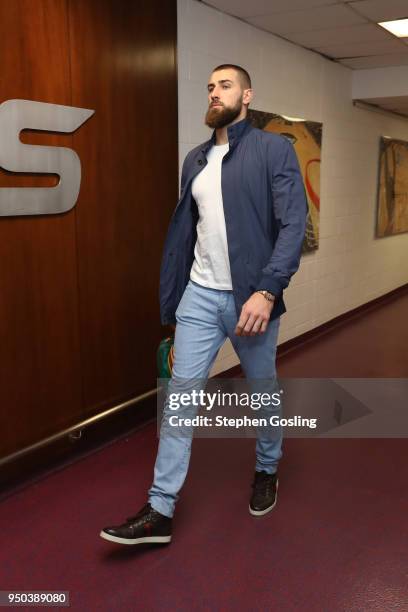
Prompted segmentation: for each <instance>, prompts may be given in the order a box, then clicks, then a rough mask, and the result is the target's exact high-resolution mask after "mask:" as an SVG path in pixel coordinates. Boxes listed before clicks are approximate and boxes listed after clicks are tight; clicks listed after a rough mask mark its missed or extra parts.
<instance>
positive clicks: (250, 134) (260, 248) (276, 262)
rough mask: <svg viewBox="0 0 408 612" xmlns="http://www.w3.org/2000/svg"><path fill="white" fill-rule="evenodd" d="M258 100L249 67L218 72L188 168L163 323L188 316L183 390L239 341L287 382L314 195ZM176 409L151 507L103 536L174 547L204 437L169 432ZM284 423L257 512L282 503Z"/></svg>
mask: <svg viewBox="0 0 408 612" xmlns="http://www.w3.org/2000/svg"><path fill="white" fill-rule="evenodd" d="M251 99H252V89H251V80H250V77H249V75H248V73H247V72H246V70H244V69H243V68H241V67H240V66H236V65H233V64H223V65H221V66H218V67H217V68H215V69H214V70H213V72H212V74H211V77H210V79H209V82H208V104H209V106H208V110H207V113H206V117H205V121H206V124H207V125H208V126H209V127H211V128H213V130H214V131H213V135H212V137H211V139H210V140H208V141H207V142H205V143H204V144H202V145H200V146H198V147H196V148H194V149H193V150H192V151H190V153H188V155H187V157H186V159H185V161H184V164H183V170H182V178H181V193H180V200H179V203H178V205H177V207H176V210H175V212H174V214H173V217H172V220H171V223H170V227H169V231H168V234H167V239H166V244H165V247H164V253H163V259H162V267H161V274H160V306H161V318H162V323H163V324H170V325H175V324H176V323H177V325H176V332H175V341H174V366H173V375H172V379H171V381H170V385H169V387H170V389H169V390H170V391H171V392H173V393H174V392H180V391H185V390H186V386H190V389H192V388H196V386H195V385H196V384H197V381H205V380H206V379H207V377H208V374H209V371H210V369H211V366H212V365H213V363H214V361H215V359H216V356H217V354H218V351H219V349H220V348H221V346H222V344H223V343H224V341H225V339H226V338H227V337H229V338H230V340H231V343H232V345H233V347H234V349H235V351H236V352H237V355H238V356H239V359H240V362H241V366H242V368H243V370H244V372H245V375H246V377H247V378H248V379H251V380H252V379H262V380H269V381H271V384H272V383H273V381H276V370H275V357H276V344H277V338H278V330H279V320H280V315H281V314H283V313H284V312H285V306H284V303H283V299H282V293H283V290H284V289H285V288H286V287H287V286H288V284H289V281H290V278H291V276H292V275H293V274H294V273H295V272H296V270H297V268H298V266H299V261H300V254H301V250H302V242H303V237H304V231H305V223H306V213H307V201H306V196H305V191H304V187H303V182H302V177H301V174H300V170H299V164H298V161H297V158H296V155H295V152H294V149H293V147H292V144H291V143H290V142H289V140H288V139H286V138H284V137H282V136H279V135H277V134H273V133H269V132H264V131H262V130H258V129H256V128H253V127H252V126H251V125H250V124H249V122H248V121H247V119H246V115H247V110H248V105H249V103H250V102H251ZM188 414H189V416H192V415H193V412H192V407H191V406H190V407H189V412H188ZM168 416H169V407H168V403H167V402H166V403H165V407H164V415H163V421H162V425H161V435H160V443H159V449H158V453H157V458H156V464H155V468H154V480H153V484H152V486H151V488H150V490H149V494H148V503H147V504H146V505H145V506H144V507H143V508H142V509H141V510H140V511H139V512H138V513H137V514H136V515H134V516H132V517H129V518H128V519H126V522H125V523H123V524H121V525H117V526H112V527H106V528H105V529H103V530H102V531H101V534H100V535H101V536H102V537H103V538H105V539H107V540H110V541H113V542H118V543H122V544H139V543H143V542H151V543H164V542H170V540H171V534H172V516H173V514H174V509H175V504H176V501H177V499H178V494H179V491H180V489H181V487H182V486H183V483H184V480H185V477H186V474H187V470H188V465H189V460H190V452H191V441H192V433H193V432H192V430H191V432H189V434H188V435H185V434H184V435H176V434H175V435H169V434H166V424H167V425H168ZM274 429H275V431H274V433H273V434H271V433H270V432H269V435H267V436H266V437H265V436H262V435H261V434H259V435H258V438H257V442H256V464H255V476H254V481H253V483H252V487H253V492H252V496H251V498H250V503H249V512H250V513H251V514H252V515H254V516H259V515H263V514H266V513H267V512H269V511H270V510H271V509H272V508H273V507H274V506H275V504H276V498H277V488H278V478H277V468H278V463H279V460H280V458H281V456H282V450H281V447H282V431H281V428H274Z"/></svg>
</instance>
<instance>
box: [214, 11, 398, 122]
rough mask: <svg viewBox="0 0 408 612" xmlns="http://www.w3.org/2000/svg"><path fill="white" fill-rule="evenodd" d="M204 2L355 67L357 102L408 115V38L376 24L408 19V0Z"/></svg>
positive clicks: (349, 66)
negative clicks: (396, 34)
mask: <svg viewBox="0 0 408 612" xmlns="http://www.w3.org/2000/svg"><path fill="white" fill-rule="evenodd" d="M204 3H205V4H207V5H209V6H212V7H214V8H216V9H218V10H220V11H222V12H224V13H227V14H229V15H232V16H234V17H238V18H239V19H242V20H243V21H246V22H247V23H250V24H252V25H254V26H256V27H257V28H261V29H262V30H266V31H267V32H270V33H271V34H275V35H277V36H280V37H281V38H284V39H286V40H289V41H290V42H293V43H295V44H296V45H300V46H301V47H304V48H306V49H310V50H312V51H315V52H316V53H320V54H321V55H323V56H324V57H326V58H328V59H330V60H332V61H335V62H338V63H340V64H343V66H347V67H348V68H351V69H352V70H353V71H354V72H353V95H352V97H353V99H354V100H355V101H357V100H358V103H360V102H364V103H365V104H369V105H370V107H371V108H376V109H377V110H378V109H381V110H382V111H386V112H392V113H398V114H399V115H400V116H401V115H402V116H403V117H408V37H407V38H397V37H396V36H394V35H393V34H391V33H390V32H388V31H387V30H385V29H384V28H382V27H381V26H379V25H378V23H377V22H381V21H392V20H395V19H405V18H408V0H205V1H204ZM356 103H357V102H356Z"/></svg>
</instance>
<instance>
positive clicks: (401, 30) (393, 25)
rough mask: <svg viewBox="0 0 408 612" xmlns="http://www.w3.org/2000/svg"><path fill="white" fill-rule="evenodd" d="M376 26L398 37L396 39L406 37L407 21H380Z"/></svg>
mask: <svg viewBox="0 0 408 612" xmlns="http://www.w3.org/2000/svg"><path fill="white" fill-rule="evenodd" d="M378 25H380V26H381V27H382V28H385V29H386V30H388V31H389V32H391V34H394V36H398V38H403V37H404V36H408V19H397V20H396V21H382V22H381V23H379V24H378Z"/></svg>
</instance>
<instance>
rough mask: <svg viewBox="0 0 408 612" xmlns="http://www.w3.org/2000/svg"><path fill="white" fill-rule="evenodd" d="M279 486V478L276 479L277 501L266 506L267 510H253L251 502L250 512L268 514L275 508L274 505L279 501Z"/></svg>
mask: <svg viewBox="0 0 408 612" xmlns="http://www.w3.org/2000/svg"><path fill="white" fill-rule="evenodd" d="M278 487H279V480H277V481H276V495H275V501H274V502H273V504H272V506H269V507H268V508H265V510H253V509H252V508H251V504H249V513H250V514H252V516H263V515H264V514H268V512H270V511H271V510H273V509H274V507H275V506H276V502H277V501H278Z"/></svg>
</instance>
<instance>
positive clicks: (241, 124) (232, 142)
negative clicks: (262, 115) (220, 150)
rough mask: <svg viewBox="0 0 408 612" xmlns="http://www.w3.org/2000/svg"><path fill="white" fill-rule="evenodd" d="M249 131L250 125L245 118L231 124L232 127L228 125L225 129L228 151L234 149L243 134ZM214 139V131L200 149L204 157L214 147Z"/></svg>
mask: <svg viewBox="0 0 408 612" xmlns="http://www.w3.org/2000/svg"><path fill="white" fill-rule="evenodd" d="M250 129H251V124H250V123H249V121H248V119H246V118H244V119H241V121H238V122H237V123H233V124H232V125H229V126H228V127H227V135H228V142H229V146H230V149H232V148H233V147H235V146H236V145H237V144H238V143H239V141H240V140H241V138H242V136H243V135H244V134H245V132H246V131H247V130H250ZM215 139H216V131H215V130H214V131H213V133H212V136H211V138H210V140H207V141H206V142H204V143H203V145H202V147H201V152H202V153H204V155H206V154H207V153H208V151H209V150H210V148H211V147H212V146H213V145H215V141H216V140H215Z"/></svg>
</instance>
